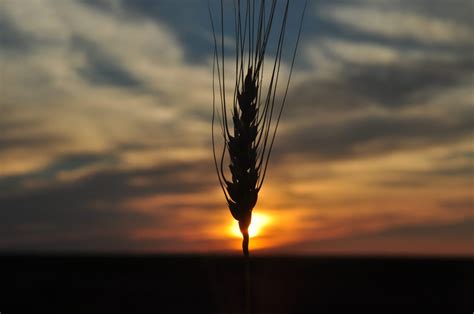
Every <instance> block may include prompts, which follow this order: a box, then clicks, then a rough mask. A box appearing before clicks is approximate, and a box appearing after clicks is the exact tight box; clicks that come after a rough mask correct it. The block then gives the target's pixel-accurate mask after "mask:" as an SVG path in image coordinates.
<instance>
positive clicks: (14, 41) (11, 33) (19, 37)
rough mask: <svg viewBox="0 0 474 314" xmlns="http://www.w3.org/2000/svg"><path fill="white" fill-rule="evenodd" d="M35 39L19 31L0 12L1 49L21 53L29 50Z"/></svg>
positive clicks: (32, 46)
mask: <svg viewBox="0 0 474 314" xmlns="http://www.w3.org/2000/svg"><path fill="white" fill-rule="evenodd" d="M34 44H35V39H34V38H33V37H32V36H30V35H29V34H27V33H26V32H23V31H21V30H20V29H19V28H18V27H17V26H16V25H15V23H14V22H13V21H12V20H11V19H10V18H8V17H7V16H6V15H5V14H2V13H1V12H0V46H1V48H2V50H3V51H6V52H12V53H15V54H22V53H28V52H31V50H32V49H33V48H34Z"/></svg>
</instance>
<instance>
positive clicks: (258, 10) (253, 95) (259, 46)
mask: <svg viewBox="0 0 474 314" xmlns="http://www.w3.org/2000/svg"><path fill="white" fill-rule="evenodd" d="M229 2H230V1H229ZM243 2H244V1H242V2H241V1H240V0H234V1H233V5H234V8H233V9H234V30H235V77H234V82H233V87H234V91H233V97H232V103H231V104H228V103H227V100H226V84H225V82H226V80H225V47H224V24H225V23H224V4H223V0H221V1H220V21H219V22H220V28H221V33H220V40H218V39H217V35H216V27H215V23H214V19H213V16H212V12H211V8H210V5H209V3H208V8H209V16H210V21H211V27H212V33H213V39H214V62H213V84H212V85H213V101H212V149H213V157H214V164H215V168H216V172H217V176H218V179H219V184H220V186H221V188H222V191H223V192H224V196H225V199H226V200H227V204H228V207H229V209H230V212H231V214H232V216H233V217H234V219H236V220H237V221H238V222H239V228H240V232H241V233H242V237H243V240H242V251H243V254H244V257H245V313H247V314H249V313H250V308H251V306H250V303H251V302H250V299H251V298H250V286H251V285H250V262H249V231H248V230H249V226H250V223H251V221H252V210H253V208H254V207H255V205H256V203H257V199H258V193H259V191H260V189H261V187H262V185H263V182H264V180H265V175H266V173H267V167H268V161H269V159H270V155H271V152H272V148H273V143H274V141H275V135H276V133H277V130H278V125H279V122H280V118H281V115H282V112H283V108H284V106H285V100H286V96H287V94H288V87H289V84H290V80H291V74H292V72H293V66H294V62H295V56H296V51H297V48H298V43H299V39H300V35H301V28H302V24H303V18H304V13H305V11H306V2H305V5H304V9H303V11H302V15H301V19H300V23H299V29H298V34H297V39H296V44H295V48H294V51H293V54H292V59H291V66H290V71H289V75H288V77H287V80H286V84H285V85H286V86H285V87H284V88H285V89H284V94H283V97H282V98H281V100H280V101H278V102H277V101H276V99H277V98H276V93H277V87H278V79H279V76H280V65H281V61H282V52H283V44H284V40H285V30H286V27H287V21H288V10H289V3H290V0H286V1H284V0H283V1H277V0H273V1H265V0H260V1H258V0H247V1H245V2H244V3H243ZM278 4H280V6H278ZM277 9H280V10H282V12H277ZM275 13H280V16H281V20H280V22H281V24H280V25H278V27H277V28H276V32H275V33H276V38H277V42H276V48H275V50H274V60H273V62H271V65H270V66H271V68H270V72H269V73H271V74H270V75H269V77H267V76H266V75H264V67H265V57H266V55H267V54H266V53H267V48H268V47H269V40H270V35H271V34H272V31H273V29H274V27H273V26H274V25H273V24H274V20H275ZM216 78H217V82H218V84H217V87H216ZM216 88H217V89H218V96H219V97H218V100H216ZM216 102H218V103H219V105H218V106H216ZM219 108H220V109H219ZM216 116H217V117H218V120H219V124H220V130H221V134H220V135H221V136H220V137H221V139H223V145H222V150H218V149H217V148H216V139H215V137H216V134H215V131H214V123H215V120H216ZM225 164H226V165H228V167H229V169H228V170H226V167H225V166H224V165H225Z"/></svg>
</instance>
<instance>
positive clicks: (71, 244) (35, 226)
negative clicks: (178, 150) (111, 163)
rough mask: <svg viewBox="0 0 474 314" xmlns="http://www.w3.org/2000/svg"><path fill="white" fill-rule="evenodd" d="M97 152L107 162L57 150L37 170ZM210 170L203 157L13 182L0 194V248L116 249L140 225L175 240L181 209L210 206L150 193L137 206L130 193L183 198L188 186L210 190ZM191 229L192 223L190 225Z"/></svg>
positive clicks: (64, 167)
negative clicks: (30, 184) (33, 184)
mask: <svg viewBox="0 0 474 314" xmlns="http://www.w3.org/2000/svg"><path fill="white" fill-rule="evenodd" d="M104 158H105V160H106V161H107V159H108V158H109V157H108V156H98V155H97V156H93V155H71V156H67V157H66V156H65V157H64V158H62V159H60V160H57V161H56V163H55V164H53V165H50V166H48V167H47V168H45V169H43V170H42V172H41V173H38V174H37V176H55V174H58V173H60V172H61V171H74V169H75V168H82V167H86V166H89V165H91V164H96V163H100V162H103V161H104ZM107 162H108V161H107ZM210 170H212V167H211V165H210V164H209V165H206V164H203V163H201V162H197V163H196V162H188V163H175V164H168V165H166V166H161V167H155V168H151V169H143V170H128V171H125V170H124V171H116V170H115V171H113V170H103V171H98V172H95V173H92V174H90V175H87V176H84V177H81V178H79V179H76V180H72V181H68V182H58V183H52V184H49V185H45V186H42V187H39V188H34V189H30V190H28V189H24V188H22V187H21V185H17V189H12V190H10V191H7V192H6V193H5V191H2V194H1V195H0V207H1V208H2V211H1V212H0V217H1V219H0V226H1V228H0V229H1V230H2V231H1V234H2V237H1V238H2V239H3V240H2V241H0V248H1V249H3V250H5V249H20V250H21V249H35V248H37V247H39V248H41V249H43V250H51V249H53V250H54V249H67V250H76V249H78V250H81V249H90V248H92V249H99V250H104V249H105V250H116V249H119V250H120V249H123V243H121V242H123V241H125V243H129V244H130V243H132V242H134V234H135V233H136V232H138V231H139V230H140V229H143V228H145V229H150V230H155V231H160V230H161V231H163V230H168V234H169V235H170V237H171V238H170V239H168V241H166V242H173V241H175V242H179V241H183V240H179V239H180V238H181V237H180V236H179V233H180V231H179V230H176V231H175V232H173V231H172V230H174V229H175V228H176V226H179V225H181V226H183V224H184V223H185V222H186V221H187V219H186V215H187V214H189V215H191V217H192V215H193V213H194V212H193V211H195V210H203V209H199V208H205V210H206V211H209V210H213V208H215V205H213V204H212V203H208V204H207V205H206V204H203V202H202V201H200V202H199V203H198V204H196V206H194V203H193V202H192V201H191V203H187V204H183V205H181V206H179V204H178V203H176V204H174V203H171V204H170V203H166V202H163V201H160V199H159V198H158V202H155V203H154V205H152V206H151V207H150V205H148V206H147V207H146V211H144V210H142V209H140V207H137V206H138V205H136V204H137V203H136V202H135V200H140V199H142V200H143V199H144V198H146V197H154V198H157V197H158V196H160V195H162V196H166V195H175V196H176V195H179V196H180V197H182V198H185V197H186V195H188V194H190V193H191V194H193V193H194V194H196V193H209V191H214V190H215V183H216V182H215V180H214V179H215V178H214V177H212V178H211V177H209V176H207V173H208V172H209V171H210ZM34 176H35V175H34V174H33V175H28V176H21V177H17V178H16V180H17V181H22V182H23V183H25V182H27V181H28V180H32V179H34ZM5 180H6V181H7V183H8V181H10V183H11V178H10V179H9V178H6V179H2V180H1V181H0V185H3V184H5ZM134 204H135V205H134ZM177 213H180V215H183V218H180V215H177ZM198 217H199V216H198ZM205 219H206V218H205V217H201V220H199V219H196V220H197V221H201V228H202V226H203V225H204V224H203V223H204V222H205ZM199 230H200V229H199V228H195V231H196V232H200V231H199ZM201 232H202V231H201ZM177 239H178V240H177ZM90 241H93V242H94V243H90ZM95 241H98V242H97V243H95ZM135 244H137V243H135ZM178 244H179V243H178ZM178 244H177V245H178ZM167 245H169V243H168V244H167Z"/></svg>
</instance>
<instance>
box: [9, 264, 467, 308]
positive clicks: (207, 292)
mask: <svg viewBox="0 0 474 314" xmlns="http://www.w3.org/2000/svg"><path fill="white" fill-rule="evenodd" d="M0 261H1V263H0V266H1V271H0V285H1V286H2V291H3V292H2V293H1V295H0V312H1V313H2V314H9V313H20V312H21V313H88V314H92V313H242V312H243V311H242V308H243V304H242V302H243V290H242V289H243V276H242V272H243V261H242V259H241V258H239V257H216V256H1V257H0ZM251 263H252V264H251V271H252V279H253V290H252V297H253V313H255V314H256V313H272V314H278V313H369V312H370V313H473V311H474V259H468V258H464V259H463V258H458V259H448V258H443V259H432V258H360V257H359V258H349V257H314V258H304V257H259V258H252V262H251Z"/></svg>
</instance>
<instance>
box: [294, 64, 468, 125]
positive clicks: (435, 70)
mask: <svg viewBox="0 0 474 314" xmlns="http://www.w3.org/2000/svg"><path fill="white" fill-rule="evenodd" d="M344 69H345V70H344V72H343V73H340V74H339V76H338V77H336V78H319V79H313V80H309V81H305V82H303V83H301V84H300V85H297V86H294V87H292V91H291V94H290V95H289V96H288V101H289V102H291V104H288V106H287V107H286V108H285V110H286V111H285V113H287V114H288V115H289V116H290V117H291V116H301V115H303V114H304V115H308V114H312V113H321V112H322V113H324V112H329V113H330V112H345V113H347V112H349V113H350V112H355V111H359V110H360V109H363V108H366V107H368V106H373V105H376V106H379V107H382V108H385V109H394V110H396V109H403V108H406V107H407V106H411V107H413V106H417V105H426V103H427V102H429V101H430V100H431V97H432V95H433V93H434V92H440V91H442V90H443V89H448V88H450V87H453V86H455V85H456V84H459V83H462V82H466V81H467V80H469V78H470V75H471V73H472V72H473V71H474V60H473V59H460V60H457V61H452V62H448V61H436V60H432V61H420V62H418V63H413V62H411V63H403V62H400V63H393V64H387V65H365V66H361V65H349V64H348V65H347V67H344ZM447 105H448V104H447ZM450 105H456V104H450Z"/></svg>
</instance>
